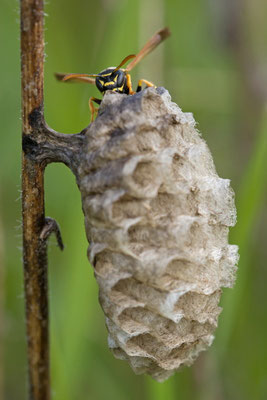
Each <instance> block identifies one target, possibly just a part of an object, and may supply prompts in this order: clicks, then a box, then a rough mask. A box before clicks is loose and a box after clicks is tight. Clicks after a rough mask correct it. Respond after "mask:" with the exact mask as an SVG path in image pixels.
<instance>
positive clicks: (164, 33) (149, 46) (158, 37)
mask: <svg viewBox="0 0 267 400" xmlns="http://www.w3.org/2000/svg"><path fill="white" fill-rule="evenodd" d="M170 34H171V32H170V30H169V28H163V29H160V30H159V31H157V32H156V33H155V34H154V35H153V36H152V38H151V39H149V41H148V42H147V43H146V44H145V45H144V47H143V48H142V50H140V51H139V53H138V54H137V55H136V57H135V59H134V60H133V61H131V62H130V64H129V65H128V67H127V68H126V72H129V71H131V70H132V69H133V68H134V67H135V66H136V65H137V64H138V63H139V62H140V61H141V60H142V59H143V58H144V57H145V56H146V55H147V54H149V53H150V52H151V51H152V50H154V49H155V48H156V47H157V46H158V45H159V44H160V43H161V42H162V41H163V40H165V39H167V37H169V36H170Z"/></svg>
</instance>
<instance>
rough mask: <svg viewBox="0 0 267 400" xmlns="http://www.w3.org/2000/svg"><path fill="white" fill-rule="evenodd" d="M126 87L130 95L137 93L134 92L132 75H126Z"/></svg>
mask: <svg viewBox="0 0 267 400" xmlns="http://www.w3.org/2000/svg"><path fill="white" fill-rule="evenodd" d="M126 86H127V88H128V90H129V94H135V92H134V91H133V86H132V78H131V75H130V74H126Z"/></svg>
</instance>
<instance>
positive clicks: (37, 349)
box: [21, 0, 50, 400]
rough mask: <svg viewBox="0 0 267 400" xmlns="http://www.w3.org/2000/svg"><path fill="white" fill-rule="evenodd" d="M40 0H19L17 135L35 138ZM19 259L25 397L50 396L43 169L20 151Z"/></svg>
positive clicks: (40, 66) (40, 63) (39, 104)
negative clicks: (19, 110)
mask: <svg viewBox="0 0 267 400" xmlns="http://www.w3.org/2000/svg"><path fill="white" fill-rule="evenodd" d="M43 64H44V39H43V1H42V0H21V74H22V78H21V79H22V81H21V83H22V135H23V137H24V136H26V135H29V134H31V135H32V136H34V135H35V134H37V131H35V129H34V128H33V127H32V124H31V119H30V116H31V115H32V112H33V111H34V110H36V109H38V110H40V112H42V111H43ZM22 218H23V262H24V286H25V302H26V324H27V345H28V349H27V353H28V373H29V399H30V400H49V399H50V383H49V351H48V348H49V347H48V340H49V339H48V296H47V256H46V242H45V241H42V240H41V239H40V234H41V232H42V229H43V226H44V223H45V213H44V167H43V166H42V165H41V164H40V163H36V162H35V161H34V160H32V159H30V158H28V157H27V156H25V154H24V153H23V155H22Z"/></svg>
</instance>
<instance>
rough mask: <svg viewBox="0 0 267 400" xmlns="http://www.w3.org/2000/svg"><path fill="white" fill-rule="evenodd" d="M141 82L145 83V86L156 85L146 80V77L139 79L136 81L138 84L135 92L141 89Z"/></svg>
mask: <svg viewBox="0 0 267 400" xmlns="http://www.w3.org/2000/svg"><path fill="white" fill-rule="evenodd" d="M142 83H145V84H146V86H147V87H157V86H156V85H154V83H152V82H149V81H147V80H146V79H140V80H139V81H138V86H137V89H136V92H140V91H141V90H142Z"/></svg>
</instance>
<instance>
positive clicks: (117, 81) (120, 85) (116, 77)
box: [95, 67, 128, 93]
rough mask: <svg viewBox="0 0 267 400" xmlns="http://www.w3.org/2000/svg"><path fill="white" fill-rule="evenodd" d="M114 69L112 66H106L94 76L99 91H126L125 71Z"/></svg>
mask: <svg viewBox="0 0 267 400" xmlns="http://www.w3.org/2000/svg"><path fill="white" fill-rule="evenodd" d="M115 69H116V68H113V67H110V68H107V69H105V70H104V71H102V72H100V73H99V74H98V76H97V77H96V80H95V83H96V86H97V88H98V90H100V92H101V93H104V92H105V91H106V90H113V91H114V92H120V93H127V92H128V90H127V89H128V88H127V85H126V76H125V72H124V71H122V70H121V69H118V70H115Z"/></svg>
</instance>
